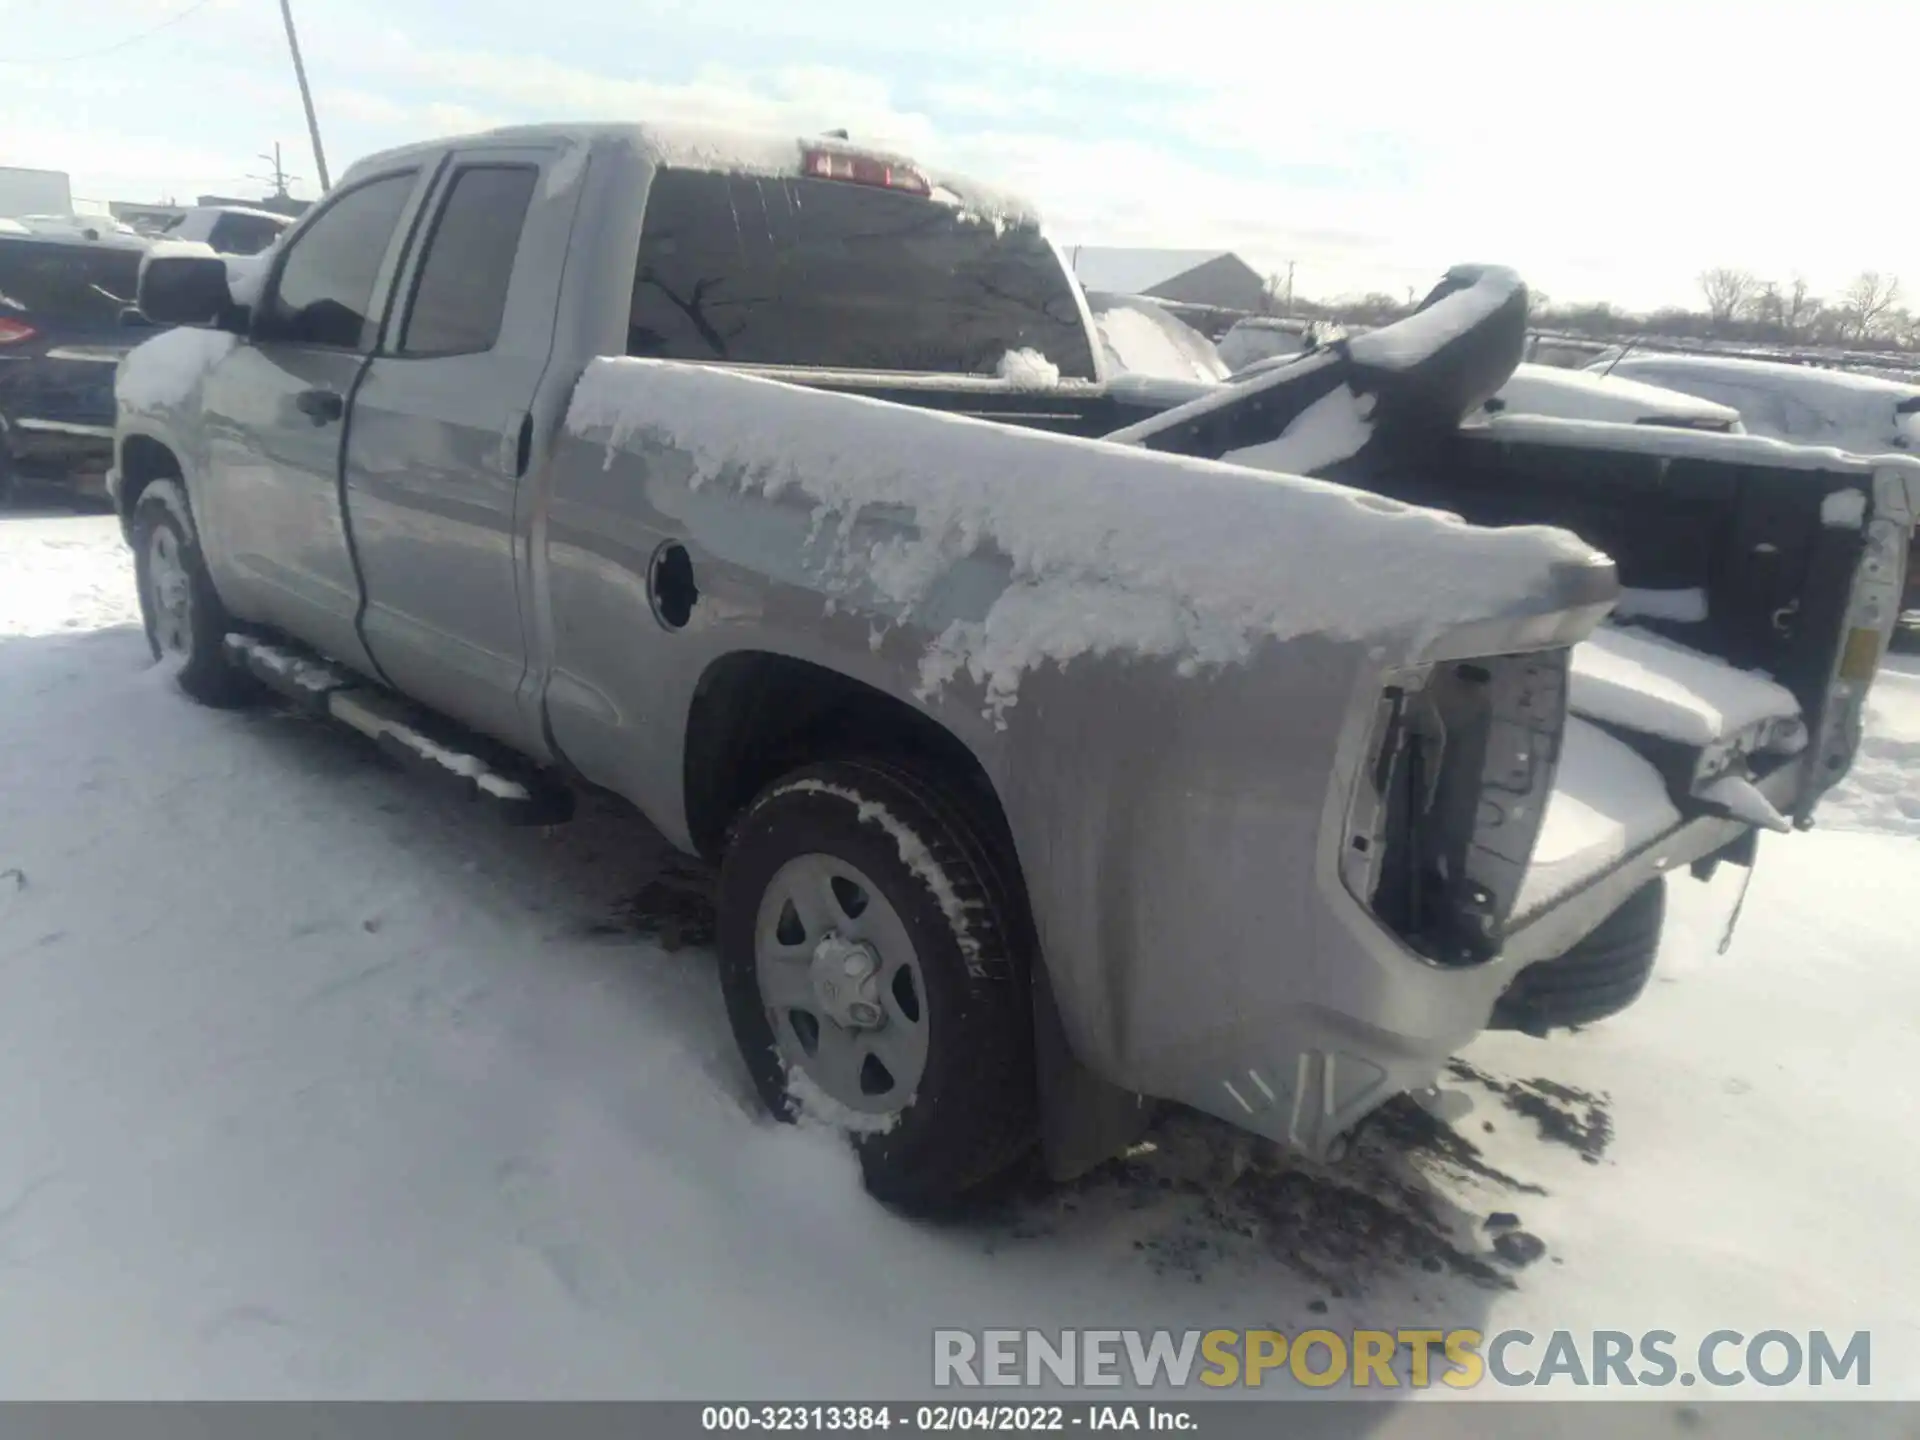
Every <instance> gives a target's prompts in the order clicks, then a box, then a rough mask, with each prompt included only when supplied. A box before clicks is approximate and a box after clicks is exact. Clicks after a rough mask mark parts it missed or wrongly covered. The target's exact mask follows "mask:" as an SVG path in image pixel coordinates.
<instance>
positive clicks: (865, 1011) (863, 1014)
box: [847, 1000, 880, 1025]
mask: <svg viewBox="0 0 1920 1440" xmlns="http://www.w3.org/2000/svg"><path fill="white" fill-rule="evenodd" d="M847 1013H848V1014H849V1015H851V1016H852V1017H853V1020H854V1023H855V1024H856V1025H877V1024H879V1023H880V1011H879V1008H878V1007H877V1006H873V1005H869V1004H867V1003H866V1001H864V1000H856V1001H855V1002H854V1003H853V1004H852V1005H850V1006H849V1007H848V1008H847Z"/></svg>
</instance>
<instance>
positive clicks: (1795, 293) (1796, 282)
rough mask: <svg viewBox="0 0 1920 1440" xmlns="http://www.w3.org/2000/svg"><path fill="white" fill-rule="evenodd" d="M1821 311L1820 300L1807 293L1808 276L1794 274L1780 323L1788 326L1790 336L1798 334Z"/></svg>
mask: <svg viewBox="0 0 1920 1440" xmlns="http://www.w3.org/2000/svg"><path fill="white" fill-rule="evenodd" d="M1819 313H1820V302H1819V301H1818V300H1816V299H1815V298H1814V297H1813V296H1812V295H1810V294H1808V293H1807V277H1806V276H1804V275H1796V276H1794V277H1793V284H1792V285H1791V286H1790V287H1788V290H1787V293H1786V299H1785V303H1784V305H1783V307H1782V312H1781V316H1780V323H1781V324H1782V325H1784V326H1785V327H1786V330H1787V334H1788V336H1789V337H1792V336H1796V335H1798V334H1799V333H1800V332H1801V330H1803V329H1805V328H1806V327H1807V326H1809V325H1811V324H1812V323H1813V317H1814V316H1816V315H1818V314H1819Z"/></svg>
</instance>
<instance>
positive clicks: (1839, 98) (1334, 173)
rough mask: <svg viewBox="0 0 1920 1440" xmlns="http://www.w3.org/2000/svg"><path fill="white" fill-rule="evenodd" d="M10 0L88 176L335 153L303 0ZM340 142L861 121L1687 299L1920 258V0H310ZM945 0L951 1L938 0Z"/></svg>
mask: <svg viewBox="0 0 1920 1440" xmlns="http://www.w3.org/2000/svg"><path fill="white" fill-rule="evenodd" d="M186 3H187V0H0V33H4V35H5V36H6V43H5V45H4V48H3V49H0V163H5V164H25V165H39V166H45V167H49V168H55V169H65V170H68V171H70V172H72V174H73V175H74V183H75V191H76V193H77V194H79V195H81V196H84V197H87V198H101V199H104V198H113V199H154V198H159V197H161V196H163V195H167V194H172V195H175V196H190V195H192V194H194V193H197V192H199V191H203V190H212V189H221V190H228V191H232V190H234V189H236V188H238V189H239V190H240V192H241V193H253V191H254V189H256V188H257V187H249V186H248V184H247V181H246V178H245V177H247V176H248V175H257V174H259V173H261V172H262V168H263V167H262V164H261V162H260V161H259V160H258V159H257V158H256V156H257V154H258V152H260V151H262V150H266V149H269V148H271V146H272V143H273V142H274V141H275V140H278V141H280V142H281V143H282V144H283V146H284V147H285V151H286V154H287V156H288V162H287V163H288V167H289V168H290V169H291V170H293V171H294V172H295V173H296V174H298V175H300V176H302V177H304V185H302V186H296V187H295V188H296V193H305V194H311V193H313V188H314V187H313V177H314V174H315V169H314V165H313V162H312V157H311V155H310V153H309V151H308V149H307V145H306V139H305V136H306V130H305V123H304V121H303V119H302V117H301V113H300V109H299V102H298V97H297V94H296V92H295V89H294V87H293V83H292V77H291V69H290V66H289V63H288V60H287V54H286V47H285V41H284V37H283V35H282V32H281V29H280V24H279V13H278V6H277V5H276V4H275V3H274V0H205V3H204V4H203V5H202V7H201V8H200V9H198V10H197V11H195V12H194V13H193V14H191V15H188V16H187V17H186V18H185V19H182V20H180V21H179V22H178V23H175V24H172V25H170V26H168V28H166V29H164V30H162V31H160V32H159V33H157V34H154V35H152V36H151V37H150V38H146V39H143V40H139V41H137V42H135V43H132V44H127V45H124V47H123V48H120V49H117V50H114V51H113V52H112V53H108V54H98V53H94V52H98V51H101V50H103V49H106V48H107V47H109V46H114V45H116V44H119V43H120V42H123V41H126V40H128V39H129V38H130V37H133V36H137V35H139V34H140V33H141V32H142V31H144V30H147V29H150V28H151V27H153V26H155V25H158V24H160V23H161V22H163V21H167V20H168V19H169V18H170V17H173V16H176V15H178V14H179V13H180V12H181V11H182V10H183V9H184V8H185V4H186ZM295 8H296V15H297V17H298V19H299V22H300V26H301V38H302V42H303V46H304V48H305V51H306V54H307V60H308V66H309V69H310V71H311V74H312V78H313V82H314V86H315V91H316V98H317V101H318V104H319V108H320V119H321V125H322V131H323V136H324V139H325V141H326V144H327V149H328V159H329V161H330V163H331V165H332V168H333V170H334V172H335V173H336V174H337V173H338V172H339V171H341V170H343V169H344V168H345V167H346V165H347V163H348V162H349V161H351V160H352V159H354V158H356V157H358V156H359V155H362V154H365V153H367V152H369V151H371V150H375V149H379V148H381V147H384V146H387V145H391V144H397V143H401V142H403V141H407V140H412V139H418V138H422V137H423V136H425V135H429V134H436V133H455V132H458V131H461V130H465V129H470V128H478V127H484V126H487V125H491V124H496V123H508V122H515V121H525V120H551V119H567V118H595V119H603V118H639V119H644V118H648V117H660V118H674V119H691V120H695V121H704V122H708V123H716V124H730V125H741V126H748V127H753V128H772V129H776V130H784V131H791V132H794V133H810V132H815V131H819V130H822V129H826V128H829V127H834V126H844V127H846V128H847V129H849V130H850V131H852V133H853V134H854V136H855V137H856V138H861V139H869V140H872V141H874V142H876V143H888V144H893V145H897V146H900V147H902V148H905V149H907V150H908V151H910V152H911V153H914V154H916V155H919V156H921V157H923V158H924V159H926V160H927V161H929V162H930V163H935V164H941V165H946V166H949V167H952V168H955V169H959V170H964V171H967V172H970V173H974V174H977V175H978V176H979V177H980V178H981V179H983V180H988V181H991V182H994V183H996V184H999V185H1002V186H1004V187H1006V188H1011V189H1014V190H1018V191H1020V192H1021V193H1023V194H1025V195H1027V196H1028V197H1029V198H1031V199H1032V200H1034V201H1035V202H1036V203H1037V204H1038V205H1039V207H1040V208H1041V211H1042V213H1043V214H1045V215H1046V216H1047V217H1048V220H1049V225H1050V228H1051V229H1052V230H1053V232H1054V233H1055V234H1056V235H1057V236H1058V237H1059V238H1061V239H1062V240H1064V241H1067V242H1069V243H1089V244H1123V245H1170V246H1179V247H1188V248H1210V247H1216V246H1217V247H1220V248H1232V249H1236V250H1238V251H1240V253H1242V254H1243V255H1245V256H1247V258H1249V259H1250V260H1252V261H1253V262H1254V263H1255V264H1257V265H1259V266H1260V267H1261V268H1262V269H1264V270H1269V271H1278V270H1282V269H1284V268H1285V266H1286V264H1287V263H1288V261H1292V262H1294V263H1295V265H1296V285H1297V287H1298V288H1299V290H1300V291H1301V293H1303V294H1321V295H1328V294H1337V293H1351V292H1356V291H1360V290H1365V289H1387V290H1394V291H1402V292H1404V291H1405V290H1406V289H1407V288H1409V287H1413V288H1417V289H1420V290H1424V289H1425V288H1426V287H1427V285H1428V284H1429V283H1430V282H1431V280H1432V279H1433V278H1435V277H1436V276H1437V275H1438V274H1439V272H1440V271H1442V270H1443V269H1445V267H1446V266H1447V265H1449V264H1451V263H1454V262H1456V261H1461V260H1493V261H1499V262H1503V263H1507V264H1512V265H1514V266H1516V267H1518V268H1519V269H1520V270H1521V271H1522V272H1523V273H1524V274H1526V275H1527V277H1528V278H1529V280H1530V281H1532V282H1533V283H1534V285H1535V286H1536V287H1537V288H1538V289H1540V290H1542V291H1544V292H1545V293H1547V294H1549V295H1551V296H1553V297H1554V298H1556V299H1576V298H1612V299H1614V300H1617V301H1621V302H1625V303H1628V304H1635V305H1653V304H1660V303H1672V302H1687V301H1689V300H1691V299H1693V298H1694V293H1695V292H1694V277H1695V276H1696V275H1697V274H1698V272H1699V271H1700V270H1702V269H1704V268H1705V267H1707V266H1709V265H1717V264H1733V265H1740V266H1744V267H1747V268H1750V269H1753V270H1755V271H1757V272H1760V273H1762V274H1766V275H1778V276H1780V277H1782V278H1785V277H1786V276H1788V275H1790V274H1792V273H1794V272H1795V271H1798V272H1800V273H1802V274H1805V275H1806V276H1807V277H1808V279H1809V280H1810V281H1812V282H1813V284H1814V286H1815V288H1816V290H1818V291H1826V292H1832V291H1835V290H1837V289H1838V288H1839V287H1840V286H1842V285H1843V284H1844V283H1845V282H1846V280H1847V279H1848V278H1849V277H1850V276H1851V275H1852V274H1854V273H1855V272H1857V271H1859V270H1862V269H1868V268H1872V269H1879V270H1885V271H1893V272H1895V273H1903V274H1905V275H1907V277H1908V279H1909V285H1910V288H1912V289H1914V290H1915V291H1917V292H1920V201H1916V198H1915V197H1916V194H1917V193H1920V188H1917V186H1916V181H1915V178H1914V172H1913V135H1914V126H1913V124H1912V118H1911V117H1912V101H1911V99H1910V96H1911V93H1912V85H1913V81H1912V76H1913V74H1914V73H1915V71H1916V65H1917V64H1920V49H1917V47H1920V24H1916V23H1915V22H1913V21H1912V20H1911V18H1909V17H1907V16H1905V15H1904V14H1903V10H1904V8H1905V7H1901V6H1895V5H1872V4H1856V3H1849V0H1840V3H1826V4H1822V5H1821V6H1819V7H1818V8H1817V9H1816V8H1814V7H1796V9H1795V10H1794V11H1792V12H1788V11H1785V10H1769V9H1768V8H1767V7H1756V6H1752V5H1750V4H1749V5H1742V6H1735V5H1726V4H1720V3H1718V0H1671V3H1667V4H1659V5H1656V4H1646V3H1643V0H1609V3H1604V4H1603V3H1598V0H1595V3H1581V4H1572V3H1567V0H1536V3H1534V4H1531V5H1513V4H1496V3H1480V0H1451V3H1448V4H1446V5H1434V4H1410V3H1386V0H1372V3H1369V0H1341V3H1340V4H1338V5H1329V4H1326V3H1315V4H1311V5H1306V4H1285V3H1279V0H1271V3H1258V0H1254V3H1242V0H1178V3H1174V0H1160V3H1152V4H1147V3H1133V0H1106V3H1098V4H1095V3H1082V0H966V3H965V4H962V5H947V4H940V5H938V6H935V5H931V4H927V5H923V6H921V7H915V6H912V5H909V4H904V3H899V0H895V3H877V0H812V3H809V4H806V5H795V4H792V3H790V0H787V3H782V0H703V3H689V0H544V3H533V4H529V3H527V0H514V3H508V0H389V3H384V4H367V3H361V0H295ZM916 10H918V11H919V13H916Z"/></svg>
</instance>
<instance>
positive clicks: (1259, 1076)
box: [1159, 757, 1811, 1159]
mask: <svg viewBox="0 0 1920 1440" xmlns="http://www.w3.org/2000/svg"><path fill="white" fill-rule="evenodd" d="M1810 763H1811V761H1810V758H1808V757H1801V758H1799V759H1796V760H1795V761H1793V762H1791V763H1789V764H1787V765H1785V766H1783V767H1781V768H1780V769H1778V770H1776V771H1775V772H1774V773H1773V774H1771V775H1769V776H1767V777H1766V778H1765V779H1763V780H1762V781H1760V782H1759V788H1760V790H1761V791H1762V792H1763V793H1764V794H1766V796H1767V798H1768V799H1769V800H1771V801H1772V802H1773V803H1774V805H1775V806H1776V807H1778V808H1781V809H1788V808H1791V806H1792V804H1793V802H1794V799H1795V797H1796V796H1797V795H1798V794H1799V792H1800V788H1801V786H1802V785H1803V784H1804V783H1805V779H1806V770H1807V767H1808V765H1809V764H1810ZM1752 833H1753V827H1752V826H1750V825H1748V824H1745V823H1743V822H1741V821H1738V820H1734V819H1730V818H1725V817H1720V816H1702V817H1700V818H1698V819H1693V820H1689V821H1686V822H1684V823H1682V824H1681V825H1680V826H1679V827H1678V828H1676V829H1674V830H1672V831H1670V832H1668V833H1667V834H1666V835H1664V836H1662V837H1661V838H1660V839H1658V840H1656V841H1655V842H1654V843H1652V844H1651V845H1649V846H1647V847H1645V848H1644V849H1642V850H1641V851H1639V852H1638V853H1636V854H1634V855H1632V856H1630V857H1628V858H1627V859H1626V860H1624V861H1623V862H1622V863H1620V864H1619V865H1617V866H1616V867H1614V868H1613V869H1612V870H1610V871H1609V872H1607V873H1606V874H1605V875H1603V876H1601V877H1600V878H1599V879H1597V880H1595V881H1593V882H1592V883H1590V884H1588V885H1587V886H1585V887H1584V888H1582V889H1580V890H1578V891H1576V892H1574V893H1572V894H1569V895H1567V896H1564V897H1562V898H1561V899H1559V900H1557V901H1556V902H1555V903H1553V904H1552V905H1550V906H1548V907H1546V908H1545V909H1543V910H1541V911H1539V912H1538V913H1536V914H1534V915H1532V916H1528V917H1525V918H1524V919H1523V920H1521V921H1520V922H1519V923H1518V924H1517V925H1516V926H1515V928H1514V929H1512V931H1511V932H1510V933H1509V934H1508V936H1507V939H1506V942H1505V944H1504V945H1503V947H1502V949H1501V952H1500V954H1499V956H1498V958H1496V959H1494V960H1492V961H1489V962H1487V963H1486V964H1484V965H1479V966H1473V967H1467V968H1448V967H1444V966H1439V965H1435V964H1433V963H1431V962H1430V961H1428V960H1426V959H1424V958H1423V957H1421V956H1419V955H1417V954H1415V953H1413V952H1412V951H1411V950H1410V949H1408V948H1407V947H1406V946H1404V945H1403V944H1401V943H1400V942H1399V941H1398V940H1397V939H1396V938H1395V937H1394V936H1392V935H1391V934H1389V933H1388V932H1387V931H1385V930H1384V929H1383V928H1381V927H1380V925H1379V924H1378V923H1377V922H1376V921H1375V920H1374V918H1373V917H1372V916H1371V915H1369V914H1367V913H1366V912H1364V911H1363V910H1362V909H1361V908H1360V907H1359V906H1358V905H1357V904H1355V903H1353V902H1351V900H1350V899H1349V897H1347V896H1345V895H1344V893H1342V894H1339V895H1335V896H1330V897H1327V898H1328V902H1329V909H1330V910H1331V911H1332V912H1333V918H1334V919H1335V921H1336V923H1337V924H1338V927H1339V931H1340V938H1341V941H1342V942H1343V943H1340V944H1338V945H1337V946H1330V947H1328V949H1329V951H1330V952H1344V953H1329V954H1328V955H1327V959H1328V960H1329V961H1330V962H1331V963H1332V964H1334V965H1337V966H1340V967H1342V968H1343V969H1346V970H1348V971H1349V972H1350V973H1352V974H1354V975H1356V976H1365V977H1368V980H1367V983H1365V984H1363V985H1361V986H1356V987H1352V988H1351V989H1350V994H1351V995H1352V996H1353V998H1352V999H1349V1000H1347V1001H1345V1002H1338V1001H1336V1002H1335V1003H1332V1004H1326V1003H1318V1004H1316V1003H1311V1002H1308V1003H1301V1004H1297V1005H1295V1004H1286V1005H1279V1006H1276V1007H1275V1008H1274V1009H1272V1010H1270V1011H1268V1012H1266V1013H1260V1014H1244V1015H1240V1016H1237V1017H1235V1019H1234V1021H1233V1022H1232V1023H1231V1024H1229V1025H1226V1026H1223V1027H1221V1028H1219V1029H1217V1030H1215V1031H1213V1032H1212V1033H1211V1034H1209V1035H1208V1036H1207V1039H1206V1045H1205V1047H1204V1048H1203V1049H1202V1048H1196V1049H1195V1050H1194V1051H1192V1052H1190V1053H1191V1058H1192V1060H1193V1062H1194V1063H1193V1065H1192V1068H1191V1070H1190V1071H1189V1072H1188V1073H1187V1074H1185V1075H1184V1076H1180V1077H1178V1078H1176V1077H1174V1076H1172V1075H1167V1076H1166V1077H1164V1083H1165V1088H1164V1089H1163V1090H1161V1091H1160V1092H1159V1093H1161V1094H1162V1095H1163V1097H1164V1098H1167V1099H1171V1100H1177V1101H1179V1102H1181V1103H1184V1104H1188V1105H1192V1106H1194V1107H1195V1108H1196V1109H1200V1110H1204V1111H1207V1112H1209V1113H1211V1114H1214V1115H1217V1116H1219V1117H1220V1118H1222V1119H1224V1120H1227V1121H1229V1122H1231V1123H1233V1124H1235V1125H1237V1126H1239V1127H1241V1128H1243V1129H1246V1130H1250V1131H1253V1132H1255V1133H1257V1134H1260V1135H1263V1136H1266V1137H1267V1138H1269V1139H1272V1140H1276V1141H1280V1142H1283V1143H1285V1144H1288V1145H1291V1146H1294V1147H1297V1148H1299V1149H1301V1150H1302V1151H1304V1152H1305V1153H1307V1154H1308V1155H1310V1156H1313V1157H1315V1158H1321V1159H1324V1158H1326V1157H1327V1156H1328V1155H1329V1154H1330V1153H1331V1152H1333V1151H1334V1150H1336V1149H1337V1148H1338V1146H1339V1143H1340V1140H1341V1137H1342V1136H1344V1135H1345V1134H1346V1133H1347V1132H1348V1131H1350V1130H1351V1129H1352V1128H1353V1126H1354V1125H1355V1124H1357V1123H1358V1122H1359V1121H1361V1120H1362V1119H1364V1118H1365V1117H1366V1116H1367V1115H1368V1114H1369V1113H1371V1112H1372V1111H1373V1110H1375V1109H1376V1108H1378V1107H1379V1106H1380V1105H1382V1104H1384V1103H1385V1102H1386V1101H1387V1100H1389V1099H1391V1098H1392V1097H1393V1096H1394V1095H1396V1094H1399V1093H1401V1092H1403V1091H1407V1090H1416V1089H1419V1088H1421V1087H1423V1086H1426V1085H1429V1084H1431V1083H1432V1082H1433V1081H1434V1079H1435V1078H1436V1077H1437V1076H1438V1075H1439V1074H1440V1073H1441V1072H1442V1070H1443V1069H1444V1067H1445V1065H1446V1062H1447V1060H1448V1058H1449V1057H1450V1056H1452V1055H1453V1054H1454V1053H1455V1052H1456V1051H1458V1050H1460V1049H1461V1048H1462V1047H1463V1046H1465V1045H1466V1044H1468V1043H1469V1042H1470V1041H1471V1040H1473V1039H1474V1037H1476V1036H1477V1035H1479V1034H1480V1033H1481V1032H1482V1031H1483V1030H1485V1029H1486V1028H1487V1025H1488V1021H1489V1018H1490V1016H1491V1014H1492V1011H1493V1007H1494V1004H1495V1002H1496V1001H1497V1000H1498V999H1499V998H1500V995H1501V994H1502V992H1503V991H1504V990H1505V989H1506V988H1507V986H1508V985H1510V984H1511V983H1512V982H1513V980H1514V978H1515V977H1516V976H1517V975H1518V974H1519V973H1520V972H1521V971H1522V970H1523V969H1524V968H1525V967H1526V966H1528V965H1530V964H1532V963H1534V962H1535V961H1541V960H1549V959H1552V958H1554V957H1556V956H1559V955H1562V954H1564V953H1565V952H1566V951H1567V950H1568V949H1569V948H1570V947H1572V946H1573V945H1574V944H1575V943H1577V942H1578V941H1580V940H1581V939H1583V938H1584V937H1586V936H1587V935H1588V934H1589V933H1591V932H1592V931H1593V930H1594V929H1595V928H1596V927H1597V926H1599V925H1600V924H1601V923H1602V922H1603V921H1605V920H1606V919H1607V918H1608V917H1609V916H1610V915H1612V914H1613V913H1614V912H1615V911H1617V910H1619V909H1620V907H1621V906H1622V905H1624V904H1625V903H1626V902H1627V901H1628V900H1629V899H1630V898H1631V897H1632V896H1633V895H1634V894H1635V892H1637V891H1638V890H1640V889H1641V888H1642V887H1643V886H1645V885H1647V884H1648V883H1649V882H1650V881H1654V880H1657V879H1659V878H1660V877H1662V876H1664V875H1665V874H1666V873H1667V872H1669V871H1671V870H1676V869H1680V868H1683V867H1685V866H1688V865H1690V864H1692V863H1694V862H1696V861H1700V860H1705V859H1708V858H1710V857H1714V856H1717V855H1720V854H1722V853H1723V852H1727V851H1729V850H1730V849H1731V848H1732V847H1734V846H1736V845H1737V844H1739V843H1741V842H1742V841H1743V840H1744V839H1745V838H1746V837H1747V836H1749V835H1751V834H1752ZM1343 902H1345V903H1343ZM1203 1054H1204V1055H1205V1057H1206V1058H1205V1060H1204V1063H1202V1061H1201V1056H1202V1055H1203Z"/></svg>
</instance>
